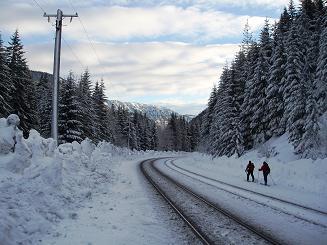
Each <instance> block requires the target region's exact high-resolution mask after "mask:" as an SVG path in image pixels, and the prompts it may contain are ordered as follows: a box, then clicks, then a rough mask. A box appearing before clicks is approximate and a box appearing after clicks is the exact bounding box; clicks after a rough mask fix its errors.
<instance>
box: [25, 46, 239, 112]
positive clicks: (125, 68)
mask: <svg viewBox="0 0 327 245" xmlns="http://www.w3.org/2000/svg"><path fill="white" fill-rule="evenodd" d="M95 47H96V49H97V51H98V53H99V58H100V60H101V61H102V64H101V65H99V64H98V63H96V62H94V61H95V59H94V57H92V53H91V50H90V47H89V46H88V45H87V44H85V43H79V44H76V45H74V52H75V53H76V54H79V59H80V60H81V61H82V62H83V63H84V65H85V66H89V69H90V72H91V73H92V74H93V79H94V80H96V79H100V77H101V76H103V78H104V81H105V83H106V87H107V92H108V94H107V96H108V97H109V98H112V99H119V100H123V101H133V100H137V101H139V102H144V101H143V100H142V97H144V98H152V99H151V101H149V102H151V103H163V102H167V101H172V99H176V98H178V99H179V100H184V101H186V102H185V105H180V107H181V108H184V109H181V110H182V111H183V112H185V113H186V112H187V111H185V108H187V107H188V108H191V105H192V104H194V103H195V101H197V108H200V107H201V106H199V100H200V101H206V100H207V97H208V94H209V93H210V89H211V88H212V86H213V84H214V83H215V82H217V81H218V79H219V74H220V72H221V68H222V67H223V65H224V64H225V62H226V60H231V59H232V58H233V56H234V54H235V52H236V51H237V50H238V45H228V44H226V45H208V46H196V45H190V44H183V43H171V42H168V43H159V42H152V43H130V44H127V43H125V44H114V43H109V44H108V43H97V44H96V46H95ZM26 50H27V58H28V61H29V64H30V68H32V69H36V70H42V71H48V72H52V62H53V60H52V52H53V51H52V50H53V45H52V44H43V45H27V46H26ZM40 60H42V62H40ZM70 69H72V70H73V71H78V72H80V71H81V70H82V68H81V66H80V64H79V63H78V62H77V61H76V59H75V58H74V56H73V55H72V54H71V52H70V50H69V49H67V47H66V46H65V45H64V44H63V51H62V62H61V74H62V75H64V74H67V73H68V71H69V70H70ZM159 98H161V99H159ZM192 98H196V99H192ZM149 100H150V99H149ZM201 103H202V102H201ZM201 103H200V104H201ZM204 104H205V103H202V107H201V108H203V105H204ZM176 107H178V105H176ZM193 108H194V107H193ZM198 110H200V109H198ZM179 111H180V110H179ZM193 112H194V109H193V110H192V113H193Z"/></svg>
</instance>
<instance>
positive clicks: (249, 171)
mask: <svg viewBox="0 0 327 245" xmlns="http://www.w3.org/2000/svg"><path fill="white" fill-rule="evenodd" d="M254 168H255V167H254V164H253V162H251V161H249V164H248V165H247V166H246V169H245V172H246V173H247V176H246V180H247V181H249V176H250V175H251V177H252V182H254V176H253V171H254Z"/></svg>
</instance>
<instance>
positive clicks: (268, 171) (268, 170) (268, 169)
mask: <svg viewBox="0 0 327 245" xmlns="http://www.w3.org/2000/svg"><path fill="white" fill-rule="evenodd" d="M267 174H270V168H269V165H268V164H267Z"/></svg>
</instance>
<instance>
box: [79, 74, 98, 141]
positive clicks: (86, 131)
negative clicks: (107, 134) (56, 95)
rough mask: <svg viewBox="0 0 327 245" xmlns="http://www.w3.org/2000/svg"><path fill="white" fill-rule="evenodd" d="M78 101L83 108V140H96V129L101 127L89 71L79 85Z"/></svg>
mask: <svg viewBox="0 0 327 245" xmlns="http://www.w3.org/2000/svg"><path fill="white" fill-rule="evenodd" d="M78 100H79V102H80V108H81V114H80V118H81V119H80V120H81V123H82V126H83V135H82V138H89V139H92V140H96V137H95V135H96V129H97V128H98V127H99V125H98V124H97V122H98V118H97V114H96V112H95V104H94V100H93V99H92V82H91V79H90V73H89V71H88V69H86V70H85V71H84V73H83V74H82V76H81V79H80V81H79V84H78Z"/></svg>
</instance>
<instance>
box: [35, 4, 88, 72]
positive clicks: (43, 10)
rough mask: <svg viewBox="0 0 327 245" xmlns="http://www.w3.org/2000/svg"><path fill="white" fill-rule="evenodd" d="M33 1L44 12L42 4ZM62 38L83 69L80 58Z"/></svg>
mask: <svg viewBox="0 0 327 245" xmlns="http://www.w3.org/2000/svg"><path fill="white" fill-rule="evenodd" d="M33 1H34V3H35V4H36V6H38V7H39V8H40V9H41V10H42V12H43V13H46V11H45V9H44V8H42V6H41V5H40V4H39V2H38V1H37V0H33ZM75 12H76V11H75ZM62 39H63V41H64V43H65V44H66V46H67V47H68V48H69V50H70V52H71V53H72V54H73V56H74V57H75V59H76V60H77V61H78V62H79V64H80V65H81V67H82V68H83V69H84V68H85V66H84V65H83V63H82V62H81V60H80V59H79V58H78V56H77V55H76V53H75V52H74V50H73V49H72V47H71V46H70V45H69V43H68V42H67V41H66V39H65V38H64V37H62Z"/></svg>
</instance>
